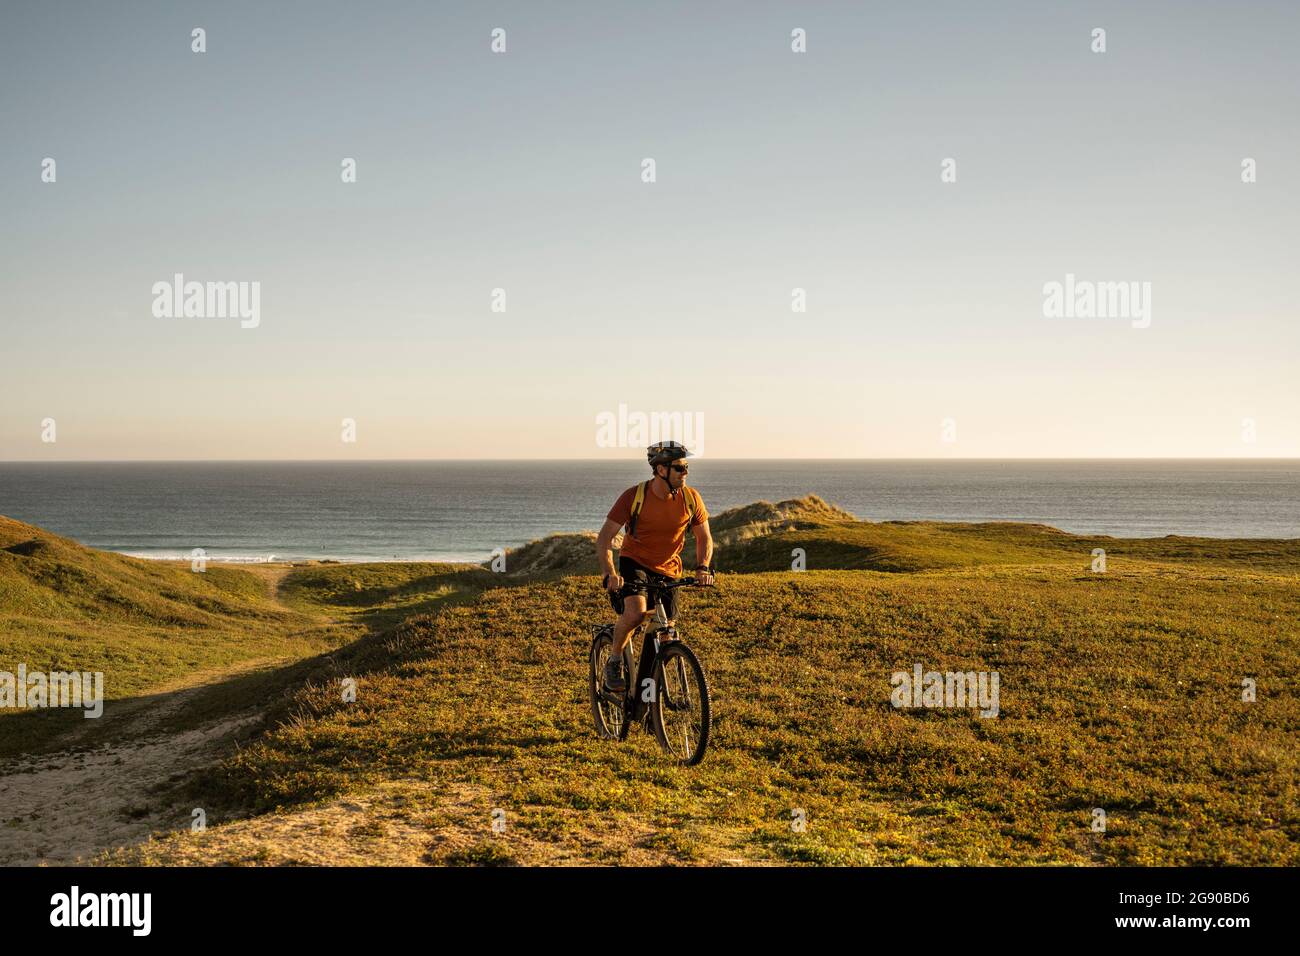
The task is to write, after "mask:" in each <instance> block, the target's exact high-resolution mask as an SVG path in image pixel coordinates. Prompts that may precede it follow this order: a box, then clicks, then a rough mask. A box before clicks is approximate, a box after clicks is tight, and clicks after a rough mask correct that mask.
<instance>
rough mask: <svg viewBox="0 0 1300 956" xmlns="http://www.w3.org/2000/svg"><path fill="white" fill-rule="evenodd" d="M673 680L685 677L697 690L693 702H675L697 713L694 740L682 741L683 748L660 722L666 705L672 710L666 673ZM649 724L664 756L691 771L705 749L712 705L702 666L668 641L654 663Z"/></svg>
mask: <svg viewBox="0 0 1300 956" xmlns="http://www.w3.org/2000/svg"><path fill="white" fill-rule="evenodd" d="M678 668H680V670H676V673H675V674H674V679H676V677H677V676H680V675H682V674H689V675H690V676H691V678H692V679H693V680H694V682H695V686H696V688H697V690H696V694H697V700H696V701H695V703H694V704H691V702H690V701H689V700H687V701H679V702H677V703H679V704H685V705H686V706H689V707H691V708H692V709H694V707H698V708H699V711H700V718H699V727H698V729H697V734H696V740H695V741H694V743H691V741H690V740H689V737H687V738H686V739H684V740H683V746H681V747H678V746H677V740H676V728H673V731H672V739H670V731H669V728H668V727H667V725H666V724H665V722H664V707H665V705H666V704H667V706H669V708H670V709H675V708H674V700H673V693H672V692H671V691H669V690H668V688H667V681H666V680H665V677H666V673H665V672H667V673H674V670H675V669H678ZM651 715H652V718H653V720H652V723H653V724H654V732H655V737H656V738H658V740H659V746H660V747H662V748H663V749H664V752H665V753H667V754H669V755H670V756H671V757H673V758H674V759H675V760H677V762H678V763H681V764H683V765H685V766H687V767H693V766H695V765H696V764H697V763H699V762H700V761H701V760H703V759H704V752H705V751H706V750H707V749H708V746H709V731H710V730H711V725H712V720H713V701H712V698H711V697H710V695H709V680H708V677H707V676H706V675H705V673H704V665H703V664H701V663H700V659H699V658H698V657H696V656H695V652H694V651H692V650H691V649H690V648H689V647H687V646H686V645H685V644H684V643H682V642H681V641H669V642H667V643H665V644H663V645H661V646H660V648H659V656H658V659H657V660H656V661H655V702H654V706H653V707H652V708H651Z"/></svg>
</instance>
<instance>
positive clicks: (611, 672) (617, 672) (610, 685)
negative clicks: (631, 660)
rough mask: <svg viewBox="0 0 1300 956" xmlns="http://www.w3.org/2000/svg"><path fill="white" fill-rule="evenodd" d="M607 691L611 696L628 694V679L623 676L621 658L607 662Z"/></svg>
mask: <svg viewBox="0 0 1300 956" xmlns="http://www.w3.org/2000/svg"><path fill="white" fill-rule="evenodd" d="M605 690H606V691H608V692H609V693H611V694H625V693H627V678H625V677H624V676H623V659H622V658H621V657H613V658H610V659H609V660H607V661H606V662H605Z"/></svg>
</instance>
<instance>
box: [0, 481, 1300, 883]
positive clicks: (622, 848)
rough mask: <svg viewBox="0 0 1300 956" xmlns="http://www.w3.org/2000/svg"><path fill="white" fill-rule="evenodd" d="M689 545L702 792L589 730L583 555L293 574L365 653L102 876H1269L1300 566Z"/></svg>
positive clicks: (1031, 529) (820, 533)
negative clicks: (821, 869)
mask: <svg viewBox="0 0 1300 956" xmlns="http://www.w3.org/2000/svg"><path fill="white" fill-rule="evenodd" d="M713 524H714V527H715V529H716V535H717V537H718V539H719V543H720V548H719V555H718V564H719V565H720V567H721V568H722V569H723V570H724V571H731V572H733V573H729V574H724V576H723V577H722V578H721V581H720V586H719V587H718V588H716V589H713V590H711V591H698V592H692V593H690V594H688V595H685V603H684V608H685V609H684V613H683V620H682V624H683V630H684V632H685V634H686V635H687V637H688V639H689V640H690V641H691V643H692V645H693V646H694V647H696V648H697V650H698V651H699V652H700V654H701V656H702V657H703V659H704V661H705V665H706V668H707V669H708V671H709V673H710V677H711V680H712V683H713V686H714V689H715V708H716V718H715V738H714V742H713V744H712V746H711V749H710V753H709V755H708V757H707V759H706V760H705V762H704V764H702V765H701V766H699V767H696V768H691V769H684V768H679V767H677V766H675V765H673V764H671V763H669V762H668V761H667V760H666V759H665V758H664V757H663V755H662V754H661V753H660V752H659V750H658V748H657V747H656V746H655V745H654V743H653V741H652V740H651V739H650V738H648V737H646V736H644V735H641V734H640V733H639V732H638V731H635V730H634V731H633V736H632V738H631V739H630V740H629V741H627V742H626V743H624V744H613V743H609V742H605V741H601V740H598V739H596V737H595V736H594V734H593V733H592V730H591V726H590V720H591V718H590V712H589V708H588V702H587V691H586V652H587V645H588V641H589V627H590V625H591V624H593V623H597V622H601V621H604V620H606V619H608V617H609V610H608V605H607V603H606V602H605V601H604V598H603V596H602V595H601V594H600V592H599V590H598V588H597V587H596V586H595V584H594V582H593V580H592V578H591V577H590V576H589V575H588V572H589V571H591V570H594V564H593V563H592V560H591V556H590V547H591V539H590V537H589V536H583V535H565V536H557V537H556V538H553V539H546V540H543V541H541V542H534V543H532V544H530V545H527V546H525V547H523V548H521V549H518V550H517V551H515V552H512V553H511V554H510V555H509V556H508V558H507V568H508V570H509V573H507V574H495V575H494V574H492V573H491V572H489V571H486V570H484V569H474V568H464V567H460V568H458V567H447V566H442V567H440V566H430V565H426V566H417V565H369V566H347V565H344V566H330V567H324V568H314V569H309V570H304V571H300V572H297V573H295V574H293V575H291V576H290V577H289V578H288V579H287V580H286V582H285V585H284V586H283V587H282V589H281V591H282V594H283V595H284V597H285V600H286V603H287V605H288V607H289V608H292V609H294V610H296V611H297V612H298V613H302V614H307V615H326V616H332V617H331V619H334V620H344V621H349V622H354V623H357V622H360V623H365V624H368V625H370V626H371V629H372V631H373V633H371V634H370V635H369V636H367V637H365V638H364V639H362V640H359V641H356V642H353V643H351V644H349V645H348V646H346V647H344V648H341V649H339V650H337V651H334V652H331V653H329V654H326V655H323V656H320V657H317V658H312V659H308V660H306V661H303V662H301V663H300V664H298V665H296V666H295V670H294V682H295V685H296V686H297V690H296V692H295V693H293V694H292V695H291V696H289V697H286V698H284V699H283V700H282V701H281V702H280V703H278V704H276V705H275V706H273V707H270V708H268V709H267V711H266V712H265V713H264V715H263V720H262V722H261V724H260V725H259V732H258V735H257V736H256V738H255V739H253V740H252V741H251V742H250V743H249V744H248V745H246V746H243V747H241V748H240V749H239V750H238V751H237V752H234V753H232V754H230V755H228V756H227V758H226V759H225V760H223V761H221V762H220V763H218V764H216V765H214V766H212V767H211V768H209V769H208V770H207V771H206V772H203V773H200V774H198V775H195V776H192V777H190V778H188V779H186V780H184V781H180V782H177V783H176V784H175V786H173V787H172V788H170V789H163V790H161V791H159V792H158V793H156V794H154V795H153V796H152V797H151V800H152V801H153V802H154V803H155V804H158V805H161V806H162V807H164V808H168V807H185V808H188V807H193V806H203V807H206V808H208V812H209V820H210V823H211V824H212V825H211V827H210V829H209V830H208V831H207V832H206V833H204V834H198V835H195V834H190V833H188V832H184V833H180V834H177V835H173V836H164V837H161V838H159V839H156V840H153V841H150V842H149V843H147V844H144V845H143V846H140V847H137V848H134V849H128V850H124V851H120V852H118V853H115V854H113V855H112V856H111V859H113V860H114V861H116V862H126V863H155V864H156V863H163V864H171V863H212V862H223V863H295V862H297V863H341V862H353V863H356V862H359V863H376V862H389V863H420V862H426V863H427V862H433V863H450V864H456V863H486V864H492V863H512V862H514V863H535V862H551V863H555V862H559V863H565V862H571V863H584V862H602V863H606V862H629V863H655V862H684V863H692V862H757V863H762V862H772V863H784V862H812V863H975V864H980V863H1006V862H1014V863H1074V864H1090V863H1098V864H1130V863H1155V864H1192V863H1195V864H1252V863H1264V864H1283V863H1286V864H1292V865H1294V864H1295V863H1297V862H1300V852H1298V849H1297V848H1298V847H1300V807H1298V806H1297V796H1296V784H1297V782H1300V767H1298V758H1297V750H1296V747H1295V740H1296V739H1297V737H1296V735H1297V732H1300V692H1298V691H1297V688H1296V687H1295V680H1294V676H1295V674H1296V673H1297V672H1300V635H1298V634H1297V621H1300V587H1298V586H1297V585H1298V584H1300V577H1298V575H1300V542H1297V541H1233V542H1226V541H1218V540H1207V539H1189V538H1161V539H1143V540H1126V539H1115V538H1104V537H1079V536H1075V535H1069V534H1065V533H1063V532H1060V531H1057V530H1055V529H1051V528H1046V527H1043V526H1033V525H1012V524H991V525H950V524H937V523H883V524H874V523H867V522H859V521H856V520H855V519H853V518H852V517H851V516H849V515H847V514H846V513H844V512H842V511H839V509H836V508H834V507H833V506H830V505H826V504H825V503H824V502H821V501H819V500H817V499H815V498H808V499H800V500H797V501H789V502H780V503H778V504H767V503H758V504H756V505H753V506H749V507H748V508H746V509H737V510H736V511H733V512H728V513H724V514H721V515H718V516H716V518H715V519H714V522H713ZM796 547H798V548H803V549H804V550H805V552H806V559H807V567H808V569H809V570H807V571H805V572H795V571H791V570H790V562H791V556H790V552H791V550H792V549H794V548H796ZM1095 547H1102V548H1105V549H1106V551H1107V556H1108V570H1107V571H1106V572H1105V573H1104V574H1096V573H1092V572H1091V571H1089V570H1088V568H1089V565H1090V563H1091V560H1092V557H1091V554H1092V550H1093V548H1095ZM584 551H585V553H584ZM734 572H744V573H734ZM407 614H411V615H413V616H409V617H406V619H405V620H402V621H401V622H400V623H396V624H395V625H392V626H390V624H392V622H394V621H396V620H398V619H400V618H402V617H403V616H404V615H407ZM916 663H920V664H922V665H923V666H924V667H925V668H926V669H933V670H941V671H943V670H962V671H968V670H976V671H993V670H996V671H997V672H998V673H999V674H1000V677H1001V701H1000V706H1001V712H1000V714H999V716H998V717H996V718H994V719H981V718H979V717H977V716H974V715H973V714H971V713H970V712H969V711H951V710H899V709H895V708H894V707H892V706H891V704H890V693H891V690H892V686H891V684H890V675H891V674H892V673H893V672H894V671H897V670H903V671H910V670H911V668H912V667H913V665H914V664H916ZM344 677H351V678H354V679H355V680H356V683H357V699H356V701H355V702H354V703H347V702H345V701H344V700H343V698H342V695H341V693H340V691H339V681H340V680H341V679H342V678H344ZM1243 678H1252V679H1253V680H1254V681H1256V683H1257V687H1258V699H1257V700H1256V701H1254V702H1249V703H1247V702H1244V701H1243V700H1242V680H1243ZM0 720H2V719H0ZM1094 808H1101V809H1104V810H1105V812H1106V814H1107V818H1108V827H1107V830H1106V832H1105V833H1104V834H1100V833H1096V832H1094V831H1093V830H1092V829H1091V826H1090V825H1091V823H1092V820H1093V810H1094ZM494 811H503V812H504V814H505V816H504V819H505V821H506V829H505V831H504V832H502V833H497V832H494V830H493V828H492V814H493V812H494ZM796 811H802V812H803V813H805V814H806V816H807V820H808V826H807V830H806V832H802V833H798V832H794V830H792V828H791V825H790V821H791V819H792V814H794V813H795V812H796ZM186 812H188V811H186ZM174 816H175V818H176V819H177V820H178V825H179V821H180V819H182V818H181V817H180V815H179V814H175V815H174Z"/></svg>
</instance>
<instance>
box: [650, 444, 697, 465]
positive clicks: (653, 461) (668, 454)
mask: <svg viewBox="0 0 1300 956" xmlns="http://www.w3.org/2000/svg"><path fill="white" fill-rule="evenodd" d="M690 457H691V452H690V449H688V448H687V447H686V446H685V445H683V444H682V443H681V442H679V441H657V442H655V443H654V444H653V445H651V446H650V447H649V448H647V449H646V450H645V460H646V461H648V462H649V463H650V467H651V468H653V467H654V466H655V465H666V464H667V463H668V462H670V461H676V460H677V459H678V458H690Z"/></svg>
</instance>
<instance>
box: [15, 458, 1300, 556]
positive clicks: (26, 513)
mask: <svg viewBox="0 0 1300 956" xmlns="http://www.w3.org/2000/svg"><path fill="white" fill-rule="evenodd" d="M647 474H648V470H647V469H646V468H645V467H644V466H642V465H640V464H639V463H638V462H636V461H628V462H609V461H599V462H595V461H419V462H416V461H411V462H404V461H395V462H114V463H74V462H66V463H28V462H9V463H0V514H4V515H7V516H9V517H11V518H16V519H18V520H19V521H25V522H28V523H30V524H35V525H39V526H41V527H43V528H46V529H48V530H50V531H53V532H55V533H57V534H61V535H65V536H67V537H70V538H73V539H75V540H77V541H80V542H82V543H83V544H87V545H90V546H91V547H95V548H101V549H104V550H110V551H120V552H123V553H125V554H132V555H139V556H143V557H151V558H180V557H185V558H188V557H189V555H190V552H191V550H192V549H194V548H203V549H204V550H205V552H206V554H207V556H208V557H209V558H211V559H214V560H236V561H256V560H268V559H270V557H271V556H274V558H275V560H305V559H313V558H314V559H334V560H339V561H385V560H418V561H463V560H473V561H482V560H485V559H487V558H488V557H489V556H490V554H491V552H492V551H493V549H495V548H511V547H515V546H517V545H520V544H523V543H525V542H527V541H531V540H533V539H535V538H539V537H542V536H544V535H547V534H550V533H552V532H557V531H581V530H588V529H590V530H594V529H596V528H598V527H599V526H600V525H601V523H602V522H603V521H604V517H605V514H606V512H607V511H608V510H609V508H610V505H611V504H612V503H613V501H614V499H615V497H617V496H618V494H619V493H620V492H621V491H623V490H624V489H625V488H628V487H630V486H631V485H632V484H634V483H635V482H637V481H639V480H641V479H642V478H643V477H645V476H646V475H647ZM690 483H691V484H692V485H694V486H695V487H696V488H697V489H698V490H699V492H700V494H701V495H702V496H703V498H704V501H705V504H706V506H707V507H708V509H709V510H710V511H711V512H714V513H716V512H720V511H723V510H725V509H727V508H731V507H734V506H736V505H744V504H749V503H751V502H754V501H758V500H762V499H766V500H768V501H778V500H781V499H784V498H792V497H798V496H801V495H805V494H809V493H816V494H818V495H820V496H821V497H822V498H824V499H826V500H827V501H830V502H833V503H835V504H838V505H840V506H841V507H843V508H846V509H848V510H849V511H851V512H853V513H854V514H856V515H857V516H858V517H860V518H864V519H868V520H871V521H890V520H935V521H1032V522H1041V523H1044V524H1050V525H1053V526H1055V527H1057V528H1061V529H1063V530H1066V531H1073V532H1077V533H1082V534H1106V535H1115V536H1121V537H1158V536H1162V535H1169V534H1178V535H1201V536H1210V537H1232V538H1296V537H1300V460H1296V459H1251V460H1241V459H1236V460H1186V461H1177V460H1135V461H1121V460H1098V461H1087V460H1080V461H1065V460H1060V461H1025V460H1018V461H971V460H966V461H957V460H953V461H934V460H925V461H919V460H918V461H892V460H891V461H879V460H807V461H738V460H725V461H724V460H719V461H712V460H709V459H698V460H697V461H695V462H693V463H692V469H691V475H690Z"/></svg>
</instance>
